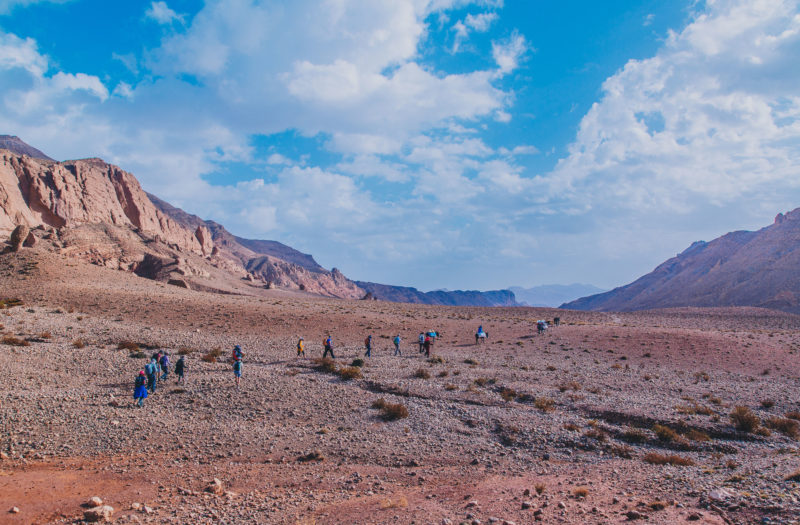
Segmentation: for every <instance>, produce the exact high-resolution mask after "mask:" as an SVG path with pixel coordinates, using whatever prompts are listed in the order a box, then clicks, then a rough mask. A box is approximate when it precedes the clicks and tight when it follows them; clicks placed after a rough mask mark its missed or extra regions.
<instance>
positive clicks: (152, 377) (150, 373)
mask: <svg viewBox="0 0 800 525" xmlns="http://www.w3.org/2000/svg"><path fill="white" fill-rule="evenodd" d="M144 371H145V374H146V375H147V390H149V391H150V393H151V394H155V392H156V386H157V384H158V361H156V356H153V357H151V358H150V362H149V363H147V364H146V365H145V367H144Z"/></svg>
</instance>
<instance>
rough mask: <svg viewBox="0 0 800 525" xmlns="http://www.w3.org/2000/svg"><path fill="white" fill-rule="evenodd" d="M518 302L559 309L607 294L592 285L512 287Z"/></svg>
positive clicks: (510, 288)
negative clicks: (588, 297)
mask: <svg viewBox="0 0 800 525" xmlns="http://www.w3.org/2000/svg"><path fill="white" fill-rule="evenodd" d="M508 289H509V290H511V291H512V292H514V296H515V297H516V299H517V302H519V303H520V304H523V305H527V306H547V307H557V306H559V305H561V304H564V303H566V302H569V301H574V300H575V299H577V298H579V297H585V296H587V295H594V294H598V293H602V292H605V290H603V289H602V288H598V287H597V286H593V285H591V284H577V283H576V284H545V285H541V286H534V287H533V288H522V287H519V286H511V287H509V288H508Z"/></svg>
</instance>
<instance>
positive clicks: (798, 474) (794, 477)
mask: <svg viewBox="0 0 800 525" xmlns="http://www.w3.org/2000/svg"><path fill="white" fill-rule="evenodd" d="M786 481H800V469H797V470H795V471H794V472H792V473H791V474H789V475H788V476H786Z"/></svg>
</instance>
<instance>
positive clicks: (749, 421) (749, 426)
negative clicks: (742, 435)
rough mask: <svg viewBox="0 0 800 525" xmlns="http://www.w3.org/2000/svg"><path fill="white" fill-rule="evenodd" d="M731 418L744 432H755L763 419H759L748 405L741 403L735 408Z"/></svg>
mask: <svg viewBox="0 0 800 525" xmlns="http://www.w3.org/2000/svg"><path fill="white" fill-rule="evenodd" d="M730 418H731V423H733V426H734V427H735V428H736V430H741V431H742V432H754V431H755V430H756V429H757V428H758V427H759V425H761V420H760V419H758V416H757V415H755V414H754V413H753V411H752V410H750V409H749V408H748V407H746V406H741V405H739V406H737V407H736V408H734V409H733V412H731V415H730Z"/></svg>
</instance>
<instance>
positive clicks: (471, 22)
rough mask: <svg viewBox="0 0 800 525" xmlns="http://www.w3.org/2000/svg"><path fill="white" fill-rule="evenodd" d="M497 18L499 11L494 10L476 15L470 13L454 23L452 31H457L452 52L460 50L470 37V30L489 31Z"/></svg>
mask: <svg viewBox="0 0 800 525" xmlns="http://www.w3.org/2000/svg"><path fill="white" fill-rule="evenodd" d="M497 18H498V16H497V13H494V12H487V13H478V14H476V15H473V14H472V13H470V14H468V15H467V16H466V18H464V20H459V21H458V22H456V23H455V24H453V27H452V31H454V32H455V36H454V38H453V46H452V48H451V52H453V53H458V52H459V50H460V49H461V44H463V43H464V41H465V40H466V39H467V38H468V37H469V34H470V32H477V33H484V32H486V31H488V30H489V28H490V27H491V25H492V23H494V21H495V20H497Z"/></svg>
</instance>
